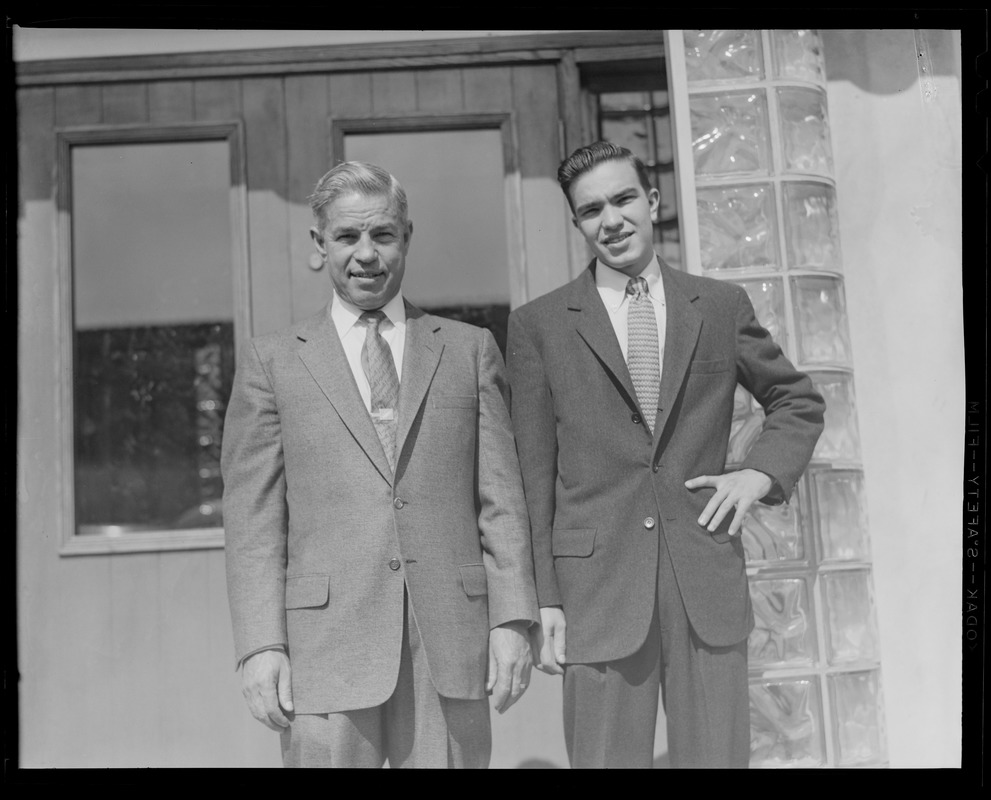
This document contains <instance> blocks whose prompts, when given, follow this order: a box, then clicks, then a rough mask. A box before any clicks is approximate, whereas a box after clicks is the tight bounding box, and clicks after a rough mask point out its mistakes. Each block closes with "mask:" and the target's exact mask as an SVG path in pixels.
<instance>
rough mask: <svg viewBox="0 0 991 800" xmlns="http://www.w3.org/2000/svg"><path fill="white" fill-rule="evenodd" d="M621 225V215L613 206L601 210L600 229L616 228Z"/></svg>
mask: <svg viewBox="0 0 991 800" xmlns="http://www.w3.org/2000/svg"><path fill="white" fill-rule="evenodd" d="M622 224H623V215H622V214H620V213H619V210H618V209H616V208H614V207H613V206H606V207H605V208H604V209H602V227H604V228H618V227H619V226H620V225H622Z"/></svg>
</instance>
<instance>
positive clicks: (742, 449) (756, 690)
mask: <svg viewBox="0 0 991 800" xmlns="http://www.w3.org/2000/svg"><path fill="white" fill-rule="evenodd" d="M682 36H683V40H684V74H685V76H686V78H687V93H688V107H689V111H690V118H691V140H692V159H693V166H694V173H695V200H696V205H697V215H698V229H699V244H700V256H701V257H700V259H699V260H700V264H699V265H693V264H690V266H689V268H690V269H693V271H695V270H700V271H701V273H702V274H703V275H707V276H709V277H713V278H717V279H721V280H731V281H734V282H736V283H738V284H740V285H741V286H743V287H744V288H745V289H746V291H747V293H748V294H749V296H750V298H751V300H752V301H753V304H754V308H755V310H756V312H757V317H758V319H759V320H760V322H761V324H763V325H764V326H765V327H766V328H767V329H768V330H769V331H770V332H771V334H772V336H773V337H774V339H775V340H776V341H777V343H778V344H779V345H780V346H781V348H782V349H783V350H784V352H785V353H786V354H787V355H788V357H789V358H790V359H791V360H792V361H793V362H794V363H795V364H796V365H797V366H798V367H799V368H800V369H802V370H804V371H806V372H808V373H809V374H810V375H811V376H812V379H813V381H814V382H815V384H816V386H817V388H818V389H819V391H820V392H821V393H822V395H823V397H824V398H825V400H826V406H827V409H826V427H825V431H824V433H823V435H822V437H821V439H820V440H819V443H818V445H817V447H816V450H815V455H814V457H813V461H812V463H811V464H810V466H809V469H808V470H807V471H806V474H805V475H804V476H803V478H802V480H801V481H800V483H799V486H798V488H797V490H796V493H795V495H794V496H793V498H792V499H791V502H790V503H788V504H787V505H784V506H779V507H776V508H775V507H768V506H761V507H759V508H757V509H756V510H754V512H753V513H752V514H751V515H750V516H749V518H748V520H747V523H746V526H745V530H744V534H743V536H744V545H745V548H746V553H747V559H748V574H749V575H750V588H751V597H752V599H753V605H754V614H755V617H756V628H755V629H754V632H753V634H752V635H751V638H750V643H749V651H750V698H751V764H752V766H755V767H757V766H759V767H774V766H798V767H818V766H843V767H846V766H879V765H883V764H884V763H885V761H886V758H887V756H886V746H885V734H884V720H883V704H882V698H881V670H880V659H879V650H878V638H877V630H876V624H875V612H874V598H873V583H872V577H871V560H870V559H871V554H870V541H869V535H868V523H867V509H866V502H865V494H864V481H863V471H862V467H861V462H860V439H859V435H858V430H857V414H856V400H855V397H854V386H853V374H852V369H853V361H852V353H851V348H850V337H849V334H848V331H847V317H846V306H845V301H844V294H843V272H842V271H843V265H842V264H841V258H840V247H839V231H838V226H837V216H836V189H835V183H834V181H833V178H832V174H833V161H832V152H831V148H830V137H829V117H828V110H827V105H826V78H825V73H824V68H823V55H822V45H821V41H820V38H819V36H818V34H817V32H816V31H812V30H774V31H754V30H693V31H683V32H682ZM678 88H680V87H676V86H674V85H672V90H673V91H677V90H678ZM762 422H763V417H762V411H761V409H760V406H759V405H757V404H756V403H755V402H754V401H753V399H752V398H751V397H750V396H749V395H748V394H747V393H746V392H745V391H743V390H742V389H738V390H737V397H736V408H735V414H734V420H733V426H732V433H731V438H730V455H729V459H730V461H731V462H732V463H739V462H740V461H742V460H743V458H744V456H745V455H746V453H747V450H748V448H749V447H750V445H751V444H752V442H753V441H754V439H755V437H756V436H757V435H758V434H759V433H760V430H761V425H762Z"/></svg>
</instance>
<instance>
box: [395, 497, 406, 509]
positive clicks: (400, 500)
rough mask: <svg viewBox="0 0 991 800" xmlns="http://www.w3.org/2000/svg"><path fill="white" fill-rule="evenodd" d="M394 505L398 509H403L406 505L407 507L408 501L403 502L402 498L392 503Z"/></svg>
mask: <svg viewBox="0 0 991 800" xmlns="http://www.w3.org/2000/svg"><path fill="white" fill-rule="evenodd" d="M392 505H394V506H395V507H396V508H402V507H403V506H404V505H406V501H405V500H403V498H401V497H397V498H396V499H395V500H393V501H392Z"/></svg>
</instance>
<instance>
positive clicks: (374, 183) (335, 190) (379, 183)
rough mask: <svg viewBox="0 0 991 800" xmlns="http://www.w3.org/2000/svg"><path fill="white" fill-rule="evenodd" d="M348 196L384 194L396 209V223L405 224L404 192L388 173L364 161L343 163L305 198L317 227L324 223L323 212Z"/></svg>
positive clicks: (320, 181) (405, 205) (322, 179)
mask: <svg viewBox="0 0 991 800" xmlns="http://www.w3.org/2000/svg"><path fill="white" fill-rule="evenodd" d="M348 194H362V195H366V196H375V195H385V196H386V197H388V198H389V200H390V201H391V202H392V204H393V206H394V207H395V209H396V214H397V216H398V217H399V220H400V221H401V222H402V223H403V224H404V225H405V224H406V221H407V203H406V191H405V190H404V189H403V187H402V184H400V183H399V181H397V180H396V179H395V177H393V176H392V174H390V173H389V172H386V171H385V170H384V169H382V167H377V166H375V164H367V163H365V162H364V161H343V162H341V163H340V164H338V165H337V166H336V167H334V168H333V169H332V170H330V172H328V173H327V174H326V175H324V176H323V177H322V178H321V179H320V180H319V181H317V185H316V188H315V189H314V190H313V194H311V195H310V196H309V197H308V198H307V199H308V200H309V201H310V208H312V209H313V216H314V217H316V219H317V223H318V224H321V225H322V224H323V223H324V222H325V221H326V220H325V219H324V209H325V208H326V207H327V206H328V205H330V204H331V203H332V202H333V201H334V200H336V199H337V198H338V197H343V196H344V195H348Z"/></svg>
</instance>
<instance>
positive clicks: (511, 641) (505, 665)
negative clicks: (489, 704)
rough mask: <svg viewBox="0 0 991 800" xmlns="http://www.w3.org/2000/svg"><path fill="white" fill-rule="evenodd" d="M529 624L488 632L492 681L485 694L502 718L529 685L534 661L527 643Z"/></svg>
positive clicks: (514, 623)
mask: <svg viewBox="0 0 991 800" xmlns="http://www.w3.org/2000/svg"><path fill="white" fill-rule="evenodd" d="M526 631H527V623H526V622H523V621H522V620H517V621H514V622H507V623H506V624H505V625H499V626H498V627H496V628H493V629H492V630H491V631H489V679H488V681H486V683H485V691H486V692H488V693H489V694H491V695H492V699H493V700H494V701H495V707H496V711H498V712H499V713H500V714H502V713H503V712H504V711H506V710H507V709H508V708H509V707H510V706H511V705H513V703H515V702H516V701H517V700H519V699H520V698H521V697H522V696H523V692H525V691H526V687H527V686H528V685H529V683H530V667H531V666H532V664H533V657H532V655H531V653H530V642H529V640H528V639H527V633H526Z"/></svg>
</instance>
